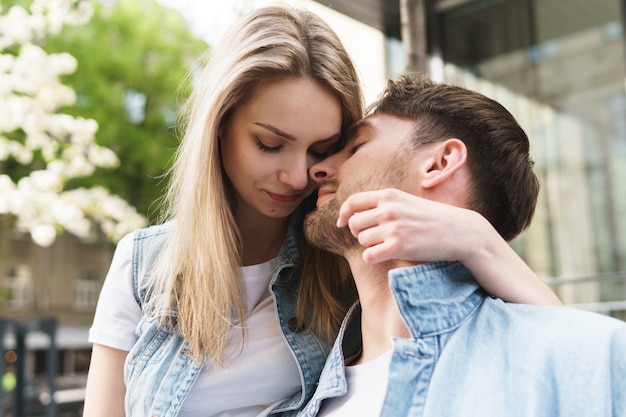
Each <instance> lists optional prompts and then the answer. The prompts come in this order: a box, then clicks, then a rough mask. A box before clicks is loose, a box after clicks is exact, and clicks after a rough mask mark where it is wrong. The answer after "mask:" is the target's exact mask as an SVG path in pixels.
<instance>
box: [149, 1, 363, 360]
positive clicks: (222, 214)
mask: <svg viewBox="0 0 626 417" xmlns="http://www.w3.org/2000/svg"><path fill="white" fill-rule="evenodd" d="M200 63H201V64H203V65H205V66H204V69H203V71H202V75H201V76H200V78H199V80H198V82H197V85H196V86H195V89H194V91H193V92H192V94H191V96H190V98H189V100H188V101H187V103H186V105H185V108H184V112H183V113H182V118H181V126H182V131H183V132H184V134H183V137H182V141H181V145H180V147H179V149H178V150H177V153H176V159H175V162H174V165H173V167H172V171H171V178H170V185H169V188H168V192H167V194H166V196H165V197H166V207H167V209H166V211H165V213H164V216H163V220H164V221H165V220H171V219H175V227H173V228H172V230H171V233H170V235H169V236H168V239H167V241H166V243H165V245H164V248H163V250H162V252H161V255H160V256H159V258H158V259H157V261H156V263H155V265H154V267H153V270H152V280H153V281H152V287H151V291H150V293H149V295H150V296H153V297H156V309H157V311H165V312H166V314H162V315H159V319H160V320H161V324H170V325H172V324H174V325H175V328H176V331H177V332H179V333H180V334H181V335H182V336H183V337H184V338H185V339H186V340H187V341H188V343H189V345H190V349H191V352H192V354H193V355H194V357H195V358H197V359H198V360H203V359H206V358H210V359H212V360H213V361H214V362H215V363H217V364H222V363H223V357H224V350H225V347H226V340H227V336H228V332H229V330H230V329H231V328H232V327H233V320H234V321H235V323H238V326H241V330H242V336H245V332H244V330H243V329H244V328H245V322H246V320H245V309H244V307H245V306H244V299H243V295H242V284H241V282H240V281H241V280H240V278H239V267H240V266H241V247H242V242H241V237H240V234H239V229H238V227H237V224H236V223H235V219H234V216H233V212H232V207H231V201H232V199H231V198H230V195H229V190H228V187H227V186H226V185H225V184H226V181H227V179H226V178H225V176H224V173H223V171H222V161H221V157H220V152H219V146H218V139H217V136H218V131H219V129H220V127H221V126H222V125H223V124H224V122H225V121H226V120H227V119H228V117H229V116H230V115H231V114H232V113H233V112H234V111H235V110H236V109H237V108H238V106H241V105H242V104H243V103H245V101H246V100H247V99H248V98H249V97H250V95H251V94H252V92H253V91H254V89H255V87H256V86H257V85H258V83H259V82H261V81H263V80H266V79H268V78H270V77H272V78H276V77H283V76H284V77H288V76H297V77H308V78H311V79H313V80H315V81H316V82H318V83H319V84H320V85H321V86H323V87H324V88H327V89H328V90H329V91H332V92H333V93H334V94H335V95H336V96H337V98H338V99H339V101H340V102H341V104H342V117H343V120H342V121H343V123H342V134H343V136H344V137H345V135H346V134H347V130H348V129H349V128H350V126H351V125H352V124H353V123H354V122H355V121H357V120H358V119H359V118H360V117H361V116H362V111H363V99H362V94H361V90H360V85H359V80H358V77H357V74H356V71H355V69H354V67H353V64H352V61H351V59H350V57H349V55H348V53H347V51H346V50H345V49H344V47H343V45H342V44H341V42H340V40H339V39H338V37H337V36H336V34H335V33H334V32H333V31H332V29H330V27H329V26H328V25H327V24H326V23H325V22H324V21H323V20H321V19H320V18H319V17H318V16H316V15H315V14H313V13H311V12H309V11H307V10H301V9H296V8H293V7H291V6H270V7H264V8H260V9H257V10H255V11H254V12H252V13H251V14H249V15H248V16H246V17H244V18H243V19H242V20H240V21H239V22H238V23H236V24H235V25H234V26H233V27H231V29H230V30H229V31H228V32H227V33H226V34H225V35H224V37H223V40H222V41H221V43H220V44H219V45H218V46H216V47H215V48H214V49H212V50H210V51H208V52H207V53H206V54H205V55H204V56H203V57H202V58H201V59H200ZM318 307H319V306H318ZM233 313H234V314H235V316H234V317H233ZM321 320H325V319H323V318H322V319H321ZM174 322H175V323H174ZM314 327H315V328H328V326H324V325H322V326H314Z"/></svg>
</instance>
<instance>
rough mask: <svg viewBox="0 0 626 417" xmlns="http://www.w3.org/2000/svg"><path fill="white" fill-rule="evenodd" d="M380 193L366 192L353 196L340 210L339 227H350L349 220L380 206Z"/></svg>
mask: <svg viewBox="0 0 626 417" xmlns="http://www.w3.org/2000/svg"><path fill="white" fill-rule="evenodd" d="M378 194H379V193H378V191H364V192H361V193H356V194H352V195H351V196H350V197H348V199H347V200H346V201H344V203H343V204H342V205H341V208H340V209H339V218H338V219H337V227H344V226H347V225H348V220H349V219H350V218H351V217H352V216H353V215H354V214H355V213H359V212H363V211H366V210H370V209H372V208H376V207H377V206H378V199H379V197H378Z"/></svg>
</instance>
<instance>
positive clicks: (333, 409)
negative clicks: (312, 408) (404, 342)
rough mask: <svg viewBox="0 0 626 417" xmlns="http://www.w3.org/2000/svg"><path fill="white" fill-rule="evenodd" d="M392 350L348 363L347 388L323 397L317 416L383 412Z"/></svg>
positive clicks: (378, 413) (372, 414) (376, 414)
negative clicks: (359, 363) (338, 393)
mask: <svg viewBox="0 0 626 417" xmlns="http://www.w3.org/2000/svg"><path fill="white" fill-rule="evenodd" d="M392 353H393V350H388V351H387V352H385V353H384V354H382V355H380V356H379V357H377V358H376V359H374V360H371V361H369V362H366V363H364V364H361V365H354V366H346V381H347V383H348V392H347V393H346V395H344V396H342V397H334V398H328V399H326V400H324V402H323V403H322V406H321V407H320V411H319V413H317V416H318V417H353V416H359V417H366V416H377V417H378V416H380V412H381V410H382V408H383V402H384V401H385V394H386V392H387V382H388V381H389V365H391V355H392Z"/></svg>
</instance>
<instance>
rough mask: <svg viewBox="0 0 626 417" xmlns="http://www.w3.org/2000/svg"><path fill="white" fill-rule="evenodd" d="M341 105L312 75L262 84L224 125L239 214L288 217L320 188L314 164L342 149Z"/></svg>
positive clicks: (223, 146)
mask: <svg viewBox="0 0 626 417" xmlns="http://www.w3.org/2000/svg"><path fill="white" fill-rule="evenodd" d="M340 134H341V105H340V103H339V100H338V99H337V98H336V97H335V96H334V95H333V94H332V93H331V92H329V91H328V90H326V89H325V88H323V87H321V86H319V85H318V84H316V83H315V82H314V81H312V80H310V79H308V78H283V79H279V80H276V81H271V82H267V83H263V84H261V85H260V86H259V87H257V88H256V90H255V91H254V92H253V93H252V95H251V97H250V99H249V100H248V101H247V102H246V103H245V104H244V105H242V106H240V107H239V108H237V109H236V110H235V112H234V113H233V115H232V117H231V118H230V120H229V121H228V123H227V124H226V125H225V126H224V128H223V129H222V130H221V135H220V140H221V149H222V161H223V164H224V170H225V171H226V175H228V178H229V179H230V181H231V183H232V185H233V187H234V190H235V198H236V199H237V205H236V207H237V215H238V216H245V215H246V213H250V215H251V216H255V215H257V214H261V215H262V216H265V217H270V218H284V217H287V216H289V215H291V213H293V211H294V210H295V209H296V207H297V206H298V205H299V204H300V203H301V202H302V200H303V199H304V198H305V197H307V196H308V195H309V194H311V192H312V191H313V190H314V189H315V183H314V182H313V181H312V180H311V179H310V178H309V175H308V170H309V168H310V167H311V166H312V165H313V164H314V163H316V162H318V161H320V160H321V159H323V158H324V157H325V156H327V155H328V154H329V153H330V152H332V151H334V150H336V147H337V144H338V142H339V140H340Z"/></svg>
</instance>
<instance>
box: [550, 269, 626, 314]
mask: <svg viewBox="0 0 626 417" xmlns="http://www.w3.org/2000/svg"><path fill="white" fill-rule="evenodd" d="M546 283H547V284H548V285H550V286H551V287H552V288H553V289H554V290H555V291H556V292H557V294H558V291H559V287H560V286H562V285H576V284H587V283H596V284H598V285H599V286H600V287H601V286H602V285H604V284H609V283H623V284H624V291H622V292H621V293H618V294H614V296H615V297H616V298H617V299H614V300H607V301H593V302H585V303H568V302H567V300H564V303H565V304H566V305H567V306H570V307H574V308H580V309H582V310H587V311H593V312H596V313H600V314H605V315H608V316H614V317H618V318H622V319H624V318H625V317H626V271H620V272H613V273H607V274H598V275H591V276H582V277H572V278H551V279H546Z"/></svg>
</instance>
